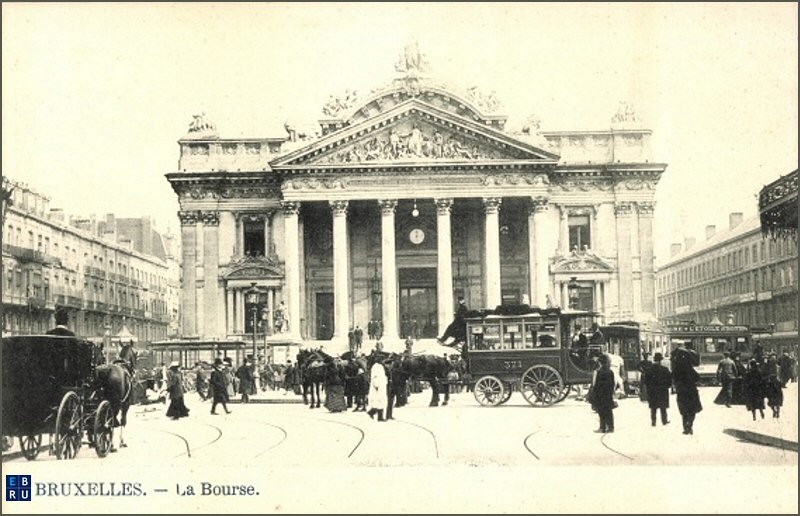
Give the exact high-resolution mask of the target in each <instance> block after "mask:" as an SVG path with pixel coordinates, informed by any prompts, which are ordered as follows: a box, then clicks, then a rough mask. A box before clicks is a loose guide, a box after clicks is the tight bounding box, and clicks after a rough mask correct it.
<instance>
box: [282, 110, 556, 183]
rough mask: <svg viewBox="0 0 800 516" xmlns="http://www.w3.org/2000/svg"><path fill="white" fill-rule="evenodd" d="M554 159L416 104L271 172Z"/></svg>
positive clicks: (293, 156)
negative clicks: (342, 167) (328, 167)
mask: <svg viewBox="0 0 800 516" xmlns="http://www.w3.org/2000/svg"><path fill="white" fill-rule="evenodd" d="M557 160H558V156H557V155H555V154H552V153H550V152H548V151H545V150H543V149H539V148H537V147H534V146H532V145H530V144H528V143H525V142H522V141H520V140H517V139H515V138H513V137H511V136H509V135H507V134H505V133H503V132H500V131H497V130H495V129H492V128H489V127H486V126H484V125H481V124H479V123H476V122H474V121H472V120H469V119H466V118H464V117H461V116H459V115H457V114H453V113H450V112H447V111H444V110H441V109H439V108H437V107H435V106H432V105H430V104H427V103H425V102H424V101H423V100H420V99H416V98H415V99H410V100H408V101H406V102H403V103H402V104H399V105H398V106H396V107H395V108H393V109H391V110H389V111H387V112H384V113H381V114H379V115H376V116H374V117H373V118H370V119H367V120H364V121H362V122H360V123H358V124H357V125H355V126H353V127H346V128H344V129H341V130H339V131H336V132H334V133H331V134H329V135H327V136H325V137H323V138H321V139H320V140H317V141H316V142H313V143H311V144H309V145H307V146H305V147H303V148H301V149H298V150H295V151H294V152H291V153H289V154H287V155H285V156H282V157H279V158H277V159H276V160H274V161H273V162H272V163H270V166H271V167H272V168H273V169H281V168H288V169H291V168H298V167H308V166H322V167H324V166H331V165H371V164H375V165H387V164H388V165H394V164H401V165H402V164H412V163H420V162H421V163H448V162H489V163H491V162H521V163H530V162H535V163H550V162H551V163H554V164H555V163H556V162H557Z"/></svg>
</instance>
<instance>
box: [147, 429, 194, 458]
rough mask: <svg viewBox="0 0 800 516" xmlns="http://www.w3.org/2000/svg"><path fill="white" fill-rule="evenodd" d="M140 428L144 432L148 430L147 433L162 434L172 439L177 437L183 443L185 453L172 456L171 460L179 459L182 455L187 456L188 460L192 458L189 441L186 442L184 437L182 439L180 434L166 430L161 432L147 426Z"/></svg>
mask: <svg viewBox="0 0 800 516" xmlns="http://www.w3.org/2000/svg"><path fill="white" fill-rule="evenodd" d="M142 428H143V429H144V430H149V431H151V432H158V433H162V434H167V435H171V436H173V437H177V438H178V439H180V440H181V441H183V444H184V446H185V447H186V452H185V453H181V454H178V455H175V456H174V457H172V458H173V459H177V458H178V457H181V456H183V455H187V456H188V457H190V458H191V456H192V448H191V447H190V446H189V441H188V440H187V439H186V438H185V437H183V436H182V435H180V434H176V433H175V432H170V431H168V430H162V429H161V428H152V427H149V426H143V427H142Z"/></svg>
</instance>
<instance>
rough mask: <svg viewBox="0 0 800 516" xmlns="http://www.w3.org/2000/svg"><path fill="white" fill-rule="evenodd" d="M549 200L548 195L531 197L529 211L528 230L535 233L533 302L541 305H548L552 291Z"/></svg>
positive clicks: (532, 273) (532, 256)
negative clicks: (546, 216) (548, 224)
mask: <svg viewBox="0 0 800 516" xmlns="http://www.w3.org/2000/svg"><path fill="white" fill-rule="evenodd" d="M547 202H548V201H547V197H534V198H532V199H531V204H530V208H529V211H528V225H529V226H528V232H529V233H530V232H532V233H533V252H532V253H531V258H530V260H531V265H530V267H531V281H532V284H531V292H532V294H531V304H533V305H536V306H541V307H545V306H547V295H548V294H549V293H550V271H549V270H548V263H547V259H548V256H547V255H548V251H547V246H546V239H545V235H546V232H547V227H546V226H547V221H546V220H545V213H546V212H547ZM531 219H532V220H531ZM531 227H532V228H533V229H531ZM553 303H555V300H553Z"/></svg>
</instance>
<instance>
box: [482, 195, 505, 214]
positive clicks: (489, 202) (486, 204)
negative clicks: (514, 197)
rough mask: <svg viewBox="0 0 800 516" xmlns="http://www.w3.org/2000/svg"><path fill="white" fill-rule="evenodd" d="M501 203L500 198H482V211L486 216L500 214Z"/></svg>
mask: <svg viewBox="0 0 800 516" xmlns="http://www.w3.org/2000/svg"><path fill="white" fill-rule="evenodd" d="M502 203H503V199H502V198H501V197H484V198H483V210H484V212H486V214H487V215H489V214H492V213H500V205H501V204H502Z"/></svg>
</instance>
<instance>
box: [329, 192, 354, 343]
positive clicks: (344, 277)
mask: <svg viewBox="0 0 800 516" xmlns="http://www.w3.org/2000/svg"><path fill="white" fill-rule="evenodd" d="M330 205H331V210H332V211H333V314H334V321H333V336H334V338H344V337H346V336H347V331H348V330H349V328H350V282H349V280H348V274H347V272H348V267H349V260H348V256H347V247H348V246H347V205H348V203H347V201H330Z"/></svg>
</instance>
